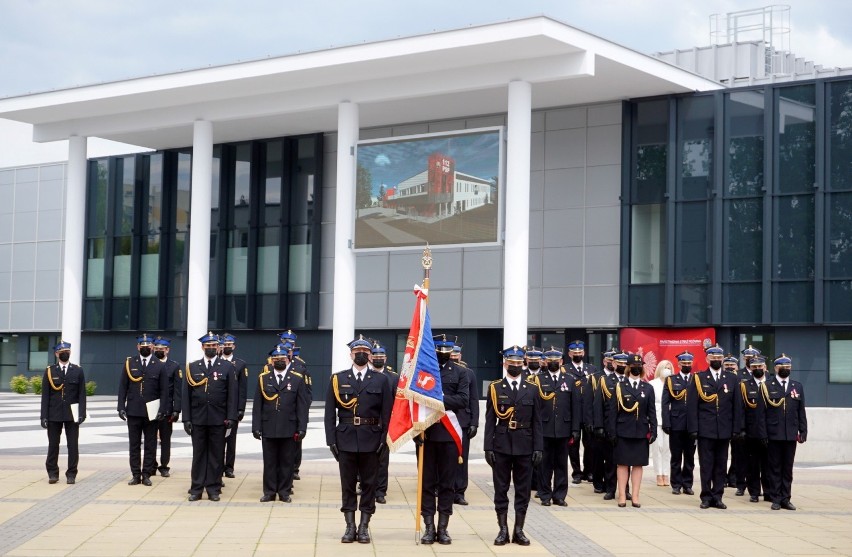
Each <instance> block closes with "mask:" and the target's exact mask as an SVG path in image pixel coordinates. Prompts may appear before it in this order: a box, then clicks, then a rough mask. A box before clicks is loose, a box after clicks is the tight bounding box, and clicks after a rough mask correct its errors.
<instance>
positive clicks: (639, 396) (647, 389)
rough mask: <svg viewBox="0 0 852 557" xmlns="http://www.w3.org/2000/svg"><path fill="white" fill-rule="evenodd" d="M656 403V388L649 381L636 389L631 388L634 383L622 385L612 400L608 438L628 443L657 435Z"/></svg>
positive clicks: (641, 383)
mask: <svg viewBox="0 0 852 557" xmlns="http://www.w3.org/2000/svg"><path fill="white" fill-rule="evenodd" d="M619 394H620V395H621V397H620V399H619ZM655 399H656V397H655V395H654V387H652V386H651V385H650V384H648V383H646V382H645V381H641V380H640V381H639V384H638V385H637V387H636V388H635V389H634V388H633V387H632V386H631V385H630V380H627V381H625V382H624V383H618V384H617V385H616V386H615V391H614V392H613V393H612V397H610V399H609V410H608V411H607V426H606V432H607V435H608V436H610V437H613V436H615V437H624V438H626V439H648V437H649V434H656V432H657V409H656V402H655Z"/></svg>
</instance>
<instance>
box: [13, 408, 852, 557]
mask: <svg viewBox="0 0 852 557" xmlns="http://www.w3.org/2000/svg"><path fill="white" fill-rule="evenodd" d="M38 406H39V399H38V397H35V396H32V395H26V396H22V395H14V394H9V393H0V408H2V409H3V411H2V413H0V555H11V556H39V557H41V556H43V557H49V556H54V555H55V556H60V555H74V556H84V555H91V556H119V555H138V556H143V555H152V556H153V555H156V556H157V557H162V556H163V555H168V556H170V557H179V556H183V555H204V556H208V555H209V556H213V555H227V556H228V557H239V556H242V555H284V554H286V555H295V556H302V555H316V556H326V555H328V556H331V555H339V554H340V553H341V552H346V553H347V554H348V555H353V556H358V555H389V556H390V555H393V556H400V555H405V554H406V553H405V552H407V555H410V556H416V555H432V554H438V555H443V554H447V555H453V554H474V555H491V554H510V553H511V554H513V555H571V556H580V555H640V554H641V555H687V554H689V555H696V554H697V555H704V554H706V555H710V554H721V555H748V556H760V555H778V554H782V555H852V525H850V522H852V466H824V467H808V468H797V469H796V472H795V474H796V475H795V480H794V484H793V502H794V503H795V504H796V505H797V506H798V508H799V510H797V511H795V512H790V511H770V509H769V503H763V502H761V503H757V504H755V503H749V502H748V498H747V497H734V496H733V490H728V492H727V493H726V496H725V502H726V503H727V504H728V510H726V511H720V510H716V509H708V510H700V509H699V508H698V498H697V496H692V497H690V496H685V495H680V496H675V495H671V492H670V490H669V489H668V488H662V487H657V486H656V485H655V482H654V472H653V467H648V468H646V470H645V478H646V479H645V482H644V483H643V490H642V494H641V498H642V508H641V509H634V508H631V507H629V506H628V507H627V508H625V509H620V508H617V507H616V506H615V504H614V502H605V501H603V500H602V499H601V496H600V495H595V494H594V493H592V487H591V485H590V484H588V483H583V484H582V485H580V486H574V485H572V486H571V489H570V491H569V497H568V504H569V506H568V507H567V508H561V507H555V506H554V507H542V506H540V505H539V504H538V503H537V502H533V503H531V506H530V510H529V513H528V516H527V524H526V528H525V531H526V533H527V535H528V536H529V537H530V538H531V540H532V542H533V543H532V545H531V546H530V547H520V546H517V545H513V544H510V545H507V546H504V547H495V546H493V545H492V541H493V539H494V536H495V535H496V533H497V524H496V519H495V515H494V511H493V507H492V503H491V494H492V487H491V475H490V469H489V468H488V466H487V465H486V464H485V461H484V460H483V458H482V451H481V440H480V439H474V442H475V443H474V447H473V449H472V454H471V482H472V483H471V486H470V489H469V490H468V493H467V499H468V501H469V502H470V505H469V506H466V507H461V506H456V507H455V512H454V515H453V517H452V519H451V521H450V528H449V531H450V534H451V535H452V537H453V543H452V545H449V546H439V545H437V544H436V545H433V546H422V545H421V546H416V545H415V543H414V531H413V528H414V526H413V525H414V513H413V509H414V506H415V504H416V498H415V485H416V475H415V474H416V470H415V465H414V462H415V459H414V453H413V445H411V448H409V450H407V451H402V452H400V453H396V454H394V455H391V468H390V473H391V480H390V486H389V491H388V497H387V499H388V504H387V505H378V510H377V512H376V515H375V516H374V518H373V521H372V522H371V531H372V536H373V541H372V543H371V544H364V545H361V544H357V543H356V544H351V545H346V546H343V545H341V544H340V541H339V540H340V535H341V534H342V533H343V517H342V515H341V513H340V512H339V506H340V484H339V480H338V476H337V466H336V463H335V462H334V460H333V459H332V458H331V457H330V454H329V452H328V449H327V448H326V447H325V443H324V435H323V433H322V429H321V422H320V420H321V419H322V412H321V409H320V408H318V407H315V408H314V409H313V410H312V412H311V419H312V420H313V422H312V424H311V427H310V429H309V432H308V436H307V438H306V439H305V449H304V462H303V465H302V472H301V476H302V479H301V480H300V481H297V482H296V485H295V493H294V496H293V503H291V504H285V503H281V502H275V503H260V502H258V499H259V498H260V496H261V469H262V460H261V453H260V443H259V442H257V441H255V440H254V439H253V438H252V436H251V434H250V431H249V429H250V427H249V426H248V423H246V422H244V425H243V429H241V430H240V436H239V440H238V443H237V453H238V454H237V467H236V468H237V469H236V471H235V473H236V476H237V477H236V478H235V479H231V480H226V486H225V489H224V490H223V492H222V500H221V501H220V502H218V503H213V502H210V501H207V500H202V501H200V502H196V503H189V502H187V500H186V490H187V488H188V487H189V467H190V453H191V448H190V441H189V438H188V437H187V436H186V435H185V434H184V433H183V430H182V429H181V428H178V429H177V430H176V431H175V434H174V439H173V449H172V452H173V457H172V462H171V468H172V476H171V477H170V478H161V477H159V476H157V477H156V478H152V480H153V482H154V485H153V487H144V486H141V485H136V486H128V485H127V480H128V479H129V478H130V472H129V468H128V464H127V438H126V427H125V425H124V423H123V422H121V421H120V420H119V419H118V417H117V416H116V413H115V411H114V409H115V398H114V397H93V398H91V399H90V408H89V414H90V417H89V419H88V420H87V421H86V423H85V424H84V425H83V426H82V428H81V436H80V452H81V456H80V472H79V475H78V476H77V484H76V485H66V484H65V483H64V465H65V462H66V459H65V454H64V450H63V454H62V456H60V468H61V478H62V479H61V481H60V483H58V484H55V485H49V484H48V483H47V475H46V472H45V470H44V454H45V451H46V446H47V436H46V433H45V432H44V431H43V430H42V429H41V428H40V427H39V424H38V412H39V408H38ZM476 441H480V442H479V444H478V445H477V443H476ZM510 526H511V515H510Z"/></svg>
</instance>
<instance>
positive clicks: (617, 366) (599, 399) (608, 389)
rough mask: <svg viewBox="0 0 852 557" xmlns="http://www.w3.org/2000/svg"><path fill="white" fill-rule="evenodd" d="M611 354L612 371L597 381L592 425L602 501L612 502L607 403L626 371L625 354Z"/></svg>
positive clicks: (613, 484)
mask: <svg viewBox="0 0 852 557" xmlns="http://www.w3.org/2000/svg"><path fill="white" fill-rule="evenodd" d="M610 352H612V356H611V358H612V371H610V369H609V368H608V367H607V368H605V371H604V374H603V375H602V376H601V377H600V378H599V379H598V381H597V389H596V390H595V399H594V413H593V425H594V436H595V439H596V440H597V441H598V443H597V446H598V449H599V451H600V459H601V461H602V463H601V466H602V468H603V472H602V476H603V477H602V480H601V486H602V488H603V493H604V496H603V499H604V501H612V500H613V499H615V489H616V487H617V481H616V465H615V461H614V460H613V459H612V449H613V441H614V439H610V438H609V437H608V436H607V434H606V423H607V420H608V419H609V417H608V415H609V411H610V405H609V401H610V399H611V398H612V396H613V394H614V393H615V386H616V385H617V384H618V383H619V381H620V380H621V379H622V378H623V377H624V373H625V372H626V371H627V358H628V355H627V353H625V352H621V351H617V350H615V349H611V350H610Z"/></svg>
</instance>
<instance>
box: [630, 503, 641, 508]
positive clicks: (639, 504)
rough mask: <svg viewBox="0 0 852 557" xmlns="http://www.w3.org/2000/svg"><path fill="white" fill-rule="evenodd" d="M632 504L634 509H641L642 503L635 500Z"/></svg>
mask: <svg viewBox="0 0 852 557" xmlns="http://www.w3.org/2000/svg"><path fill="white" fill-rule="evenodd" d="M630 506H632V507H633V508H634V509H641V508H642V503H634V502H633V501H630Z"/></svg>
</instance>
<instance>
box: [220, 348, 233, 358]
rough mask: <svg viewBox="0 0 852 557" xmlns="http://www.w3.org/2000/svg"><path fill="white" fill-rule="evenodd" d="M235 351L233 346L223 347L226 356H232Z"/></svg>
mask: <svg viewBox="0 0 852 557" xmlns="http://www.w3.org/2000/svg"><path fill="white" fill-rule="evenodd" d="M233 353H234V349H233V348H231V347H230V346H229V347H227V348H223V349H222V354H224V355H226V356H230V355H231V354H233Z"/></svg>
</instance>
